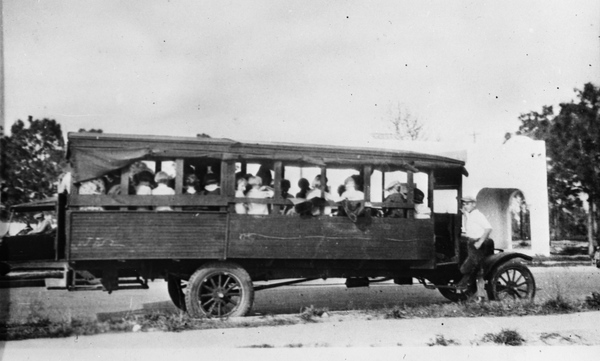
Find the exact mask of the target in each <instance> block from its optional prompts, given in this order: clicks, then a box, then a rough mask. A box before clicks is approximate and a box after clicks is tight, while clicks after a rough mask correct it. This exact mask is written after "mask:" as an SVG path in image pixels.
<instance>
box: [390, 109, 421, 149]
mask: <svg viewBox="0 0 600 361" xmlns="http://www.w3.org/2000/svg"><path fill="white" fill-rule="evenodd" d="M389 121H390V123H391V125H392V127H393V130H394V135H395V136H396V138H397V139H399V140H426V136H425V129H424V126H423V123H422V122H421V120H420V119H419V118H418V117H417V116H415V115H413V114H412V113H411V112H410V111H409V110H408V109H403V108H402V107H401V106H400V104H397V106H396V109H392V110H391V111H390V118H389Z"/></svg>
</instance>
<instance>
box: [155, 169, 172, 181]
mask: <svg viewBox="0 0 600 361" xmlns="http://www.w3.org/2000/svg"><path fill="white" fill-rule="evenodd" d="M169 179H170V177H169V175H168V174H167V173H166V172H163V171H160V172H158V173H156V175H155V176H154V181H155V182H156V183H159V184H167V183H169Z"/></svg>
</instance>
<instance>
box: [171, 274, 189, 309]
mask: <svg viewBox="0 0 600 361" xmlns="http://www.w3.org/2000/svg"><path fill="white" fill-rule="evenodd" d="M187 285H188V282H187V281H186V280H182V279H181V278H179V277H177V276H171V275H169V278H168V280H167V290H168V291H169V297H171V301H173V304H174V305H175V307H177V308H179V309H180V310H182V311H186V309H187V308H186V306H185V290H186V288H187Z"/></svg>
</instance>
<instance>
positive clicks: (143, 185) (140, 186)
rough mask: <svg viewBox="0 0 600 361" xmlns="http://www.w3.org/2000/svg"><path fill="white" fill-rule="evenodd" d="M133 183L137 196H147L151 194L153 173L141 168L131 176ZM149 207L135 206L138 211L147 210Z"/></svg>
mask: <svg viewBox="0 0 600 361" xmlns="http://www.w3.org/2000/svg"><path fill="white" fill-rule="evenodd" d="M133 180H134V182H135V183H136V184H135V194H136V195H138V196H149V195H152V188H151V187H150V186H151V185H152V182H153V180H154V174H152V172H151V171H149V170H143V171H141V172H139V173H136V174H135V175H134V176H133ZM150 209H151V208H150V207H137V210H138V211H149V210H150Z"/></svg>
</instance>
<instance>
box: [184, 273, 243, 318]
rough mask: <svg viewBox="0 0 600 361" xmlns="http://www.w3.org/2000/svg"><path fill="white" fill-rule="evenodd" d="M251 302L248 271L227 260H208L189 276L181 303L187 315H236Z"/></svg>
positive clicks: (240, 314) (239, 314)
mask: <svg viewBox="0 0 600 361" xmlns="http://www.w3.org/2000/svg"><path fill="white" fill-rule="evenodd" d="M253 302H254V287H253V286H252V280H251V279H250V275H249V274H248V272H246V270H244V269H243V268H242V267H240V266H238V265H236V264H234V263H229V262H215V263H209V264H207V265H205V266H203V267H201V268H199V269H198V270H197V271H196V272H194V274H193V275H192V276H191V277H190V280H189V283H188V287H187V290H186V296H185V305H186V308H187V311H188V313H189V315H190V316H191V317H196V318H200V317H219V318H222V317H239V316H244V315H246V314H247V313H248V312H249V311H250V309H251V308H252V303H253Z"/></svg>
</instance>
